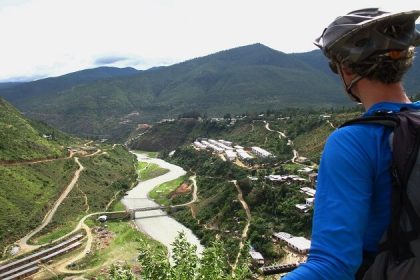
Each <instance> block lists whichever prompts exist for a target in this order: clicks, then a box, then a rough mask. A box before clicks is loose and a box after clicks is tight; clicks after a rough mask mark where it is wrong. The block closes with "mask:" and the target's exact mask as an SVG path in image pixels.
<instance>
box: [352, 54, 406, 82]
mask: <svg viewBox="0 0 420 280" xmlns="http://www.w3.org/2000/svg"><path fill="white" fill-rule="evenodd" d="M413 61H414V48H410V49H408V50H407V51H406V54H405V56H404V57H403V58H400V59H384V60H379V61H376V62H369V61H367V62H364V63H350V64H348V65H346V67H348V68H349V69H350V70H351V71H352V72H354V73H356V74H358V75H360V76H363V77H365V78H366V79H368V80H372V81H379V82H382V83H384V84H393V83H398V82H401V80H402V78H403V76H404V74H405V73H406V72H407V71H408V70H409V69H410V67H411V66H412V64H413ZM374 63H376V64H377V66H376V67H375V68H374V69H373V70H372V71H370V72H369V69H370V68H371V67H372V65H373V64H374Z"/></svg>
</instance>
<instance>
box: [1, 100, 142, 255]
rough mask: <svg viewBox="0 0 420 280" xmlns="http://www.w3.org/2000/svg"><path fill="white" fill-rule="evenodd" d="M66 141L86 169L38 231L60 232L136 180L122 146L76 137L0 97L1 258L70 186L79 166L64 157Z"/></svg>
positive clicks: (107, 203) (102, 206)
mask: <svg viewBox="0 0 420 280" xmlns="http://www.w3.org/2000/svg"><path fill="white" fill-rule="evenodd" d="M44 136H45V137H44ZM68 146H71V147H72V149H73V151H74V152H75V156H76V157H79V158H80V162H81V163H82V165H83V166H84V171H83V172H82V173H81V174H80V177H79V179H78V182H77V187H75V188H73V189H72V191H71V192H70V193H69V195H68V197H67V198H66V199H65V200H64V202H63V203H62V204H61V205H60V206H59V207H58V210H57V212H56V214H55V216H54V218H53V219H52V222H51V223H50V225H49V226H48V227H47V229H46V231H45V230H44V231H43V232H41V234H42V235H43V234H47V233H48V234H51V231H54V232H53V233H52V235H51V236H55V237H57V236H60V234H62V233H63V232H65V231H66V230H67V231H69V230H71V229H72V228H71V227H72V226H73V225H74V224H75V223H76V221H77V220H78V218H79V217H80V216H81V215H85V213H86V212H89V211H88V210H89V209H90V211H104V210H106V209H108V208H112V207H113V206H114V204H115V203H117V202H118V201H119V198H121V196H122V195H123V194H124V192H125V191H126V190H128V189H129V188H130V187H131V186H132V184H133V183H134V182H135V179H136V173H135V169H134V166H133V163H134V157H133V155H132V154H130V153H128V152H127V150H126V149H124V148H123V147H122V146H109V145H103V144H95V143H91V142H88V141H83V140H81V139H75V138H72V137H69V136H68V135H66V134H64V133H62V132H60V131H57V130H56V129H53V128H51V127H49V126H47V125H46V124H44V123H42V122H39V121H32V120H28V119H27V118H25V117H24V116H22V115H21V114H20V113H19V112H18V111H17V110H16V109H15V108H14V107H13V106H11V105H10V104H8V103H7V102H6V101H4V100H3V99H0V174H1V175H0V213H1V214H0V252H1V255H0V259H1V258H2V257H4V255H3V254H4V253H5V252H6V251H5V250H4V249H5V247H7V246H10V245H11V244H13V242H15V241H17V240H18V239H19V238H22V237H23V236H25V235H26V234H28V233H29V232H30V231H31V230H33V229H34V228H36V227H37V226H39V225H40V224H41V222H42V221H43V219H44V216H45V215H46V213H47V212H48V211H49V210H50V209H51V208H52V206H53V205H54V203H55V202H56V200H57V199H58V197H59V196H60V195H61V193H62V192H63V191H64V189H66V188H67V187H68V186H69V183H70V182H71V180H72V178H73V177H74V176H75V171H76V170H77V169H78V168H79V166H78V164H77V163H76V161H75V158H74V157H71V158H69V157H68V155H67V147H68ZM99 149H100V151H99ZM94 151H98V154H97V155H92V156H88V155H90V154H92V153H93V152H94ZM99 152H101V153H99ZM87 156H88V157H87ZM81 193H82V194H83V196H81ZM86 207H87V210H86ZM63 225H65V226H63ZM46 240H48V237H47V239H46ZM50 240H51V239H50Z"/></svg>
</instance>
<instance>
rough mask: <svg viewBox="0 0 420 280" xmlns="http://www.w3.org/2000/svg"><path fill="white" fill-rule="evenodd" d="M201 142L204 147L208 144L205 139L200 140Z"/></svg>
mask: <svg viewBox="0 0 420 280" xmlns="http://www.w3.org/2000/svg"><path fill="white" fill-rule="evenodd" d="M201 144H203V145H204V146H206V147H208V146H209V145H210V143H209V142H208V141H206V140H201Z"/></svg>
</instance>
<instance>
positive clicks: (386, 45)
mask: <svg viewBox="0 0 420 280" xmlns="http://www.w3.org/2000/svg"><path fill="white" fill-rule="evenodd" d="M419 16H420V11H419V10H414V11H409V12H401V13H389V12H385V11H381V10H379V9H377V8H370V9H363V10H357V11H353V12H350V13H348V14H347V15H344V16H341V17H338V18H337V19H335V20H334V21H333V22H332V23H331V24H330V25H329V26H328V27H327V28H325V30H324V32H323V34H322V35H321V36H320V37H319V38H317V39H316V40H315V45H316V46H318V47H319V48H321V49H322V51H323V52H324V54H325V56H327V57H328V58H329V59H331V60H335V61H338V62H341V63H359V62H366V60H372V62H375V61H378V57H386V56H383V54H385V53H388V52H389V51H403V50H407V49H408V48H410V47H411V46H417V45H419V44H420V32H419V31H417V30H416V27H415V21H416V19H417V18H418V17H419ZM393 54H394V55H396V56H398V55H397V53H396V52H394V53H393ZM393 54H392V53H391V56H392V55H393ZM375 55H376V56H378V57H377V58H375ZM391 58H393V57H391ZM379 60H380V59H379Z"/></svg>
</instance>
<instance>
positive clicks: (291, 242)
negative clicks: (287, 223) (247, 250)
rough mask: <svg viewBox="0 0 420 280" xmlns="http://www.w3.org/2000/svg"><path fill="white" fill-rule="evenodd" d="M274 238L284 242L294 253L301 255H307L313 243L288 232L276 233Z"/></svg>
mask: <svg viewBox="0 0 420 280" xmlns="http://www.w3.org/2000/svg"><path fill="white" fill-rule="evenodd" d="M273 238H274V240H276V241H281V242H284V243H285V244H286V245H287V246H288V247H289V248H291V249H292V250H293V251H296V252H297V253H299V254H307V253H308V252H309V248H310V247H311V241H310V240H309V239H306V238H305V237H302V236H293V235H291V234H289V233H287V232H275V233H273Z"/></svg>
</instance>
